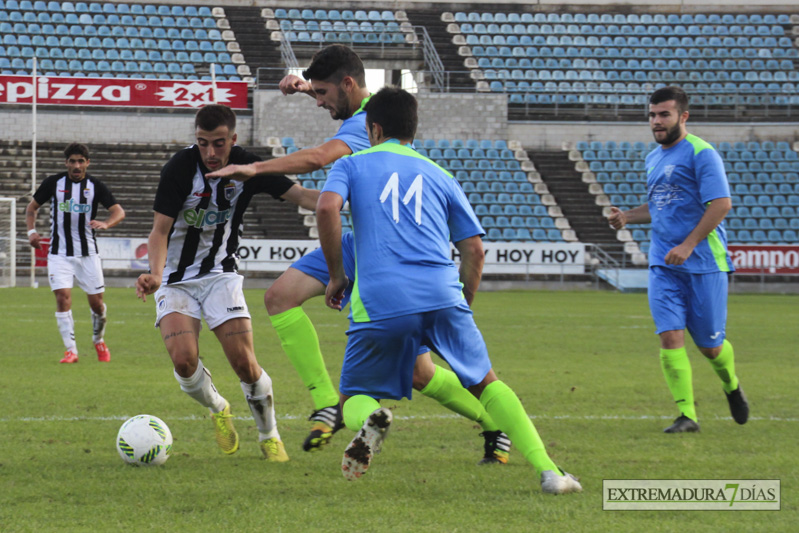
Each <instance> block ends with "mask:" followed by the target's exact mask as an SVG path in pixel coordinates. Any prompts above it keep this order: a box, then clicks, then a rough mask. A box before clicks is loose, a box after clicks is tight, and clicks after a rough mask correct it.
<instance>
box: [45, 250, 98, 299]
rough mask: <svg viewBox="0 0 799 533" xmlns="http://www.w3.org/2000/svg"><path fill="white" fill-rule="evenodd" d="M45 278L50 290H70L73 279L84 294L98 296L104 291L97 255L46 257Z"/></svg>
mask: <svg viewBox="0 0 799 533" xmlns="http://www.w3.org/2000/svg"><path fill="white" fill-rule="evenodd" d="M47 277H48V279H49V280H50V290H53V291H56V290H58V289H71V288H72V280H73V278H74V279H76V280H78V286H79V287H80V288H81V289H83V291H84V292H85V293H86V294H100V293H102V292H103V291H104V290H105V278H103V265H102V263H101V262H100V256H99V255H88V256H78V257H67V256H65V255H48V256H47Z"/></svg>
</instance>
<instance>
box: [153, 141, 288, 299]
mask: <svg viewBox="0 0 799 533" xmlns="http://www.w3.org/2000/svg"><path fill="white" fill-rule="evenodd" d="M260 160H261V158H260V157H258V156H257V155H255V154H252V153H249V152H247V151H246V150H244V149H243V148H241V147H239V146H234V147H233V149H232V150H231V151H230V159H229V164H231V165H245V164H249V163H253V162H255V161H260ZM207 172H210V171H209V170H208V169H207V168H206V167H205V165H203V163H202V159H201V157H200V151H199V149H198V148H197V146H196V145H193V146H190V147H189V148H184V149H183V150H181V151H180V152H178V153H176V154H175V155H173V156H172V158H171V159H170V160H169V162H168V163H167V164H166V165H164V168H163V169H162V170H161V181H160V182H159V184H158V191H157V192H156V195H155V204H154V205H153V209H154V210H155V211H156V212H158V213H161V214H163V215H166V216H168V217H171V218H174V219H175V222H174V223H173V225H172V229H171V231H170V234H169V245H168V247H167V256H166V265H165V267H164V275H163V277H162V280H161V283H162V284H165V285H167V284H170V283H176V282H178V281H183V280H187V279H191V278H197V277H201V276H204V275H206V274H208V273H211V272H235V271H236V270H237V267H238V255H237V250H238V246H239V238H240V237H241V234H242V231H243V221H242V219H243V217H244V210H245V209H247V206H248V205H249V203H250V199H252V196H253V195H254V194H257V193H261V192H265V193H268V194H271V195H272V196H273V197H274V198H278V199H279V198H280V197H281V196H282V195H284V194H285V193H286V192H287V191H288V190H289V189H290V188H291V186H292V185H294V182H293V181H291V180H290V179H288V178H287V177H285V176H268V177H262V178H254V179H250V180H247V181H245V182H240V181H233V180H230V179H227V178H222V179H207V178H206V177H205V174H206V173H207Z"/></svg>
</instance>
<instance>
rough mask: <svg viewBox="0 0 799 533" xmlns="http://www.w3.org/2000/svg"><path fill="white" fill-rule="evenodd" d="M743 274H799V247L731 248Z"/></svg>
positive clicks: (737, 266)
mask: <svg viewBox="0 0 799 533" xmlns="http://www.w3.org/2000/svg"><path fill="white" fill-rule="evenodd" d="M729 250H730V255H731V256H732V264H733V265H734V266H735V271H736V272H740V273H742V274H760V273H763V272H765V273H768V274H799V246H729Z"/></svg>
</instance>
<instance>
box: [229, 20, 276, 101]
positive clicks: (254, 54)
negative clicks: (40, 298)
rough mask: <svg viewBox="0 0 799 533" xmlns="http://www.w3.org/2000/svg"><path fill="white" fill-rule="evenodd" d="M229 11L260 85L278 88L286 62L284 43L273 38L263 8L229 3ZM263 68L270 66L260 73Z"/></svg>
mask: <svg viewBox="0 0 799 533" xmlns="http://www.w3.org/2000/svg"><path fill="white" fill-rule="evenodd" d="M225 15H226V16H227V19H228V21H229V22H230V28H231V29H232V30H233V32H234V33H235V34H236V40H237V41H238V43H239V46H240V47H241V53H242V54H243V55H244V58H245V59H246V60H247V65H249V67H250V70H251V71H252V74H253V76H255V77H256V81H257V82H258V83H259V84H260V88H272V89H277V85H278V83H279V82H280V80H281V79H282V78H283V74H284V71H283V70H282V67H284V66H285V65H284V64H283V60H282V58H281V56H280V43H278V42H275V41H272V40H271V38H270V31H269V30H267V29H266V21H265V20H264V19H263V18H262V17H261V8H260V7H242V6H225ZM259 68H266V69H269V70H262V71H261V72H260V74H259V73H258V69H259ZM278 69H280V70H278Z"/></svg>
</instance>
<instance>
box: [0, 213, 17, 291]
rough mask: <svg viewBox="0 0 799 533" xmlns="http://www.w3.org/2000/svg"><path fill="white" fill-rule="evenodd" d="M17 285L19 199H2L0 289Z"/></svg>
mask: <svg viewBox="0 0 799 533" xmlns="http://www.w3.org/2000/svg"><path fill="white" fill-rule="evenodd" d="M16 284H17V199H16V198H0V288H5V287H14V286H16Z"/></svg>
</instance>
